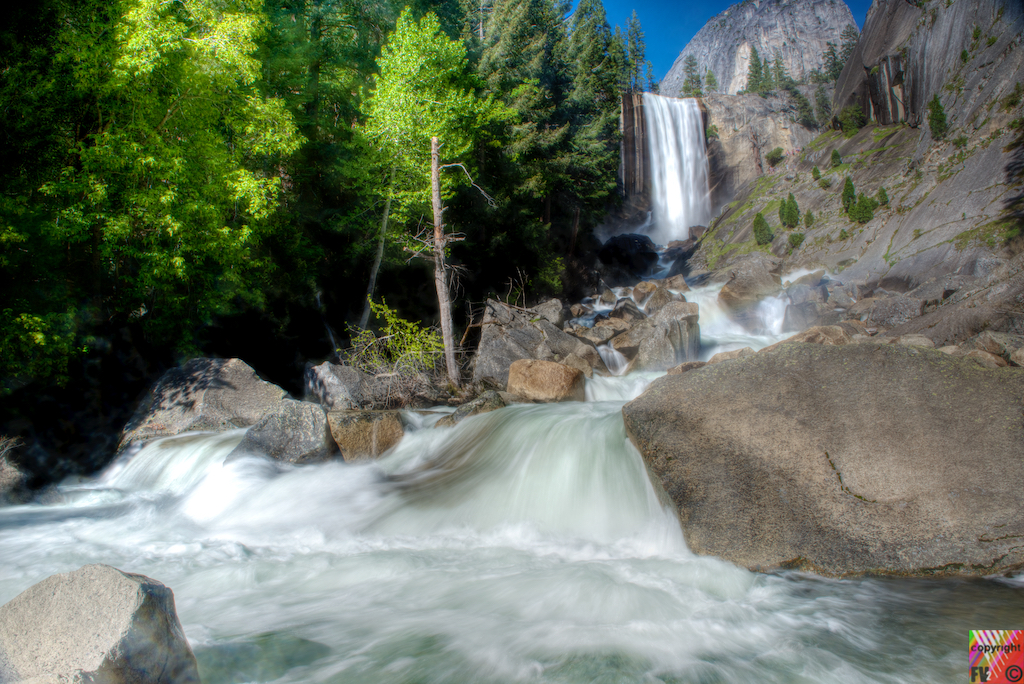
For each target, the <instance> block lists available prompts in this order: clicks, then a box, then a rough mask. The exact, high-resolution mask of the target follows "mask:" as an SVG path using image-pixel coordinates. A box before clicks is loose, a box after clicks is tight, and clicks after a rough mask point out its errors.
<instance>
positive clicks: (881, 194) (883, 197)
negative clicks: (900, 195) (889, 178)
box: [878, 188, 889, 207]
mask: <svg viewBox="0 0 1024 684" xmlns="http://www.w3.org/2000/svg"><path fill="white" fill-rule="evenodd" d="M878 203H879V204H881V205H882V206H883V207H885V206H888V205H889V194H888V193H887V192H886V191H885V188H878Z"/></svg>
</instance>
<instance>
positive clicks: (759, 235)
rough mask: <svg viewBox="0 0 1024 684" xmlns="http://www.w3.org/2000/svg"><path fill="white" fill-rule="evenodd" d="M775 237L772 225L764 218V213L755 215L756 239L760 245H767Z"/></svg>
mask: <svg viewBox="0 0 1024 684" xmlns="http://www.w3.org/2000/svg"><path fill="white" fill-rule="evenodd" d="M774 237H775V236H774V235H773V234H772V229H771V226H769V225H768V222H767V221H765V220H764V215H763V214H762V213H761V212H758V213H757V215H756V216H755V217H754V240H755V241H756V242H757V244H759V245H767V244H768V243H770V242H771V241H772V239H773V238H774Z"/></svg>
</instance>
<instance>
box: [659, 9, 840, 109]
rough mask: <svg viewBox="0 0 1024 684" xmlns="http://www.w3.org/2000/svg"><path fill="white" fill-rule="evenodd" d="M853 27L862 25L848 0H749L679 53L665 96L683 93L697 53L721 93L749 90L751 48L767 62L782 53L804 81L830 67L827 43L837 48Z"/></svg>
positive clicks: (666, 80)
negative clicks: (687, 65)
mask: <svg viewBox="0 0 1024 684" xmlns="http://www.w3.org/2000/svg"><path fill="white" fill-rule="evenodd" d="M847 24H853V25H854V26H856V22H855V21H854V19H853V14H852V13H851V12H850V8H849V7H847V6H846V3H844V2H842V0H746V1H745V2H741V3H738V4H736V5H733V6H732V7H730V8H729V9H727V10H725V11H724V12H722V13H721V14H719V15H717V16H715V17H713V18H712V19H711V20H710V21H708V23H707V24H705V25H704V28H702V29H701V30H700V31H698V32H697V35H695V36H694V37H693V39H692V40H691V41H690V42H689V43H687V45H686V47H685V48H683V51H682V52H681V53H679V57H677V58H676V61H675V63H674V64H673V65H672V68H671V69H670V70H669V72H668V74H667V75H666V76H665V78H664V79H662V81H661V94H662V95H668V96H671V97H678V96H679V95H680V94H681V93H682V89H683V80H684V78H685V76H684V74H683V61H684V60H685V59H686V58H687V57H688V56H689V55H693V56H694V57H696V58H697V63H698V64H699V65H700V67H701V77H703V76H704V74H705V73H706V71H707V70H708V69H710V70H711V72H712V73H714V74H715V78H716V79H717V80H718V91H719V92H721V93H727V94H729V95H735V94H736V93H738V92H740V91H741V90H744V89H745V88H746V87H747V71H748V69H749V66H750V53H751V48H752V47H756V48H757V51H758V53H759V54H760V55H761V57H762V59H763V58H765V57H768V58H772V57H773V56H774V55H775V51H776V50H778V51H779V53H780V54H781V55H782V61H783V63H784V64H785V65H786V69H787V71H788V72H789V75H790V76H792V77H793V78H794V79H796V80H801V79H803V78H804V77H805V76H806V75H807V74H808V73H809V72H810V71H811V70H813V69H821V67H822V65H823V64H824V54H825V47H826V46H825V44H826V43H827V42H829V41H831V42H833V43H835V44H836V45H837V46H838V45H839V43H840V34H841V33H842V31H843V28H844V27H845V26H846V25H847Z"/></svg>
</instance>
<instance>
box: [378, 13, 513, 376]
mask: <svg viewBox="0 0 1024 684" xmlns="http://www.w3.org/2000/svg"><path fill="white" fill-rule="evenodd" d="M378 63H379V65H380V74H379V75H378V76H377V78H376V80H375V83H374V87H373V90H372V91H371V93H370V97H369V98H368V100H367V102H366V112H367V123H366V132H367V136H368V138H369V139H370V140H371V141H372V142H373V144H374V145H375V146H376V147H377V148H378V149H379V150H380V152H381V154H382V155H383V156H384V157H385V158H387V159H388V160H389V163H390V165H391V167H392V168H394V169H396V174H397V176H398V179H399V180H398V188H399V189H398V191H397V192H396V199H397V200H398V201H399V203H400V205H402V206H404V207H407V208H412V207H417V208H418V207H422V208H423V209H422V211H424V212H425V211H426V208H427V207H430V210H431V213H432V214H433V216H434V233H433V238H432V240H430V241H429V245H430V249H431V251H432V253H433V257H434V282H435V289H436V291H437V300H438V310H439V313H440V319H441V334H442V338H443V341H444V347H445V365H446V367H447V370H448V378H449V382H451V383H452V384H453V385H454V386H456V387H458V386H459V382H460V378H459V371H458V367H457V365H456V363H455V348H454V332H453V327H452V318H451V300H450V296H451V295H450V290H451V273H450V269H449V268H448V266H447V262H446V258H445V250H446V249H447V245H448V242H449V240H450V234H449V233H448V232H447V231H445V226H444V223H443V222H442V221H441V212H442V211H443V206H442V202H443V201H444V199H446V198H450V197H451V195H452V193H453V190H454V188H455V186H456V185H458V184H460V183H465V182H469V181H468V179H470V178H472V171H473V167H472V162H471V159H472V157H473V155H472V154H471V152H472V150H473V148H474V145H475V144H476V142H477V136H478V135H480V134H482V133H485V132H486V131H487V130H488V129H490V128H492V127H494V126H495V125H496V124H500V123H502V122H506V121H509V120H510V118H511V112H509V111H508V110H507V109H506V108H505V107H503V106H502V105H501V104H500V103H498V102H496V101H495V100H494V99H493V98H492V97H486V98H481V97H478V96H477V95H476V92H475V88H474V80H473V78H472V76H471V74H470V73H469V70H468V66H469V65H468V61H467V58H466V48H465V46H464V45H463V44H462V43H460V42H456V41H453V40H451V39H449V38H448V37H447V36H446V35H445V34H444V33H443V32H442V31H441V26H440V22H439V21H438V19H437V17H436V16H435V15H434V14H433V13H428V14H426V15H425V16H424V17H423V18H422V19H421V20H420V21H419V22H416V21H414V20H413V18H412V13H411V12H410V11H409V10H408V9H406V10H405V11H403V12H402V14H401V16H399V18H398V22H397V24H396V26H395V31H394V33H393V34H392V35H391V36H390V38H389V39H388V42H387V43H386V44H385V46H384V49H383V51H382V53H381V56H380V59H379V60H378ZM439 141H443V145H444V158H445V160H446V161H447V163H446V164H444V166H445V167H458V171H459V173H448V174H444V175H443V176H442V175H441V174H440V170H441V164H440V163H439V146H440V143H439Z"/></svg>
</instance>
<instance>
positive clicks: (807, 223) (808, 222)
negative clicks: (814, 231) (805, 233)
mask: <svg viewBox="0 0 1024 684" xmlns="http://www.w3.org/2000/svg"><path fill="white" fill-rule="evenodd" d="M813 225H814V214H812V213H811V210H810V209H808V210H807V213H806V214H804V227H805V228H810V227H811V226H813Z"/></svg>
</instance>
